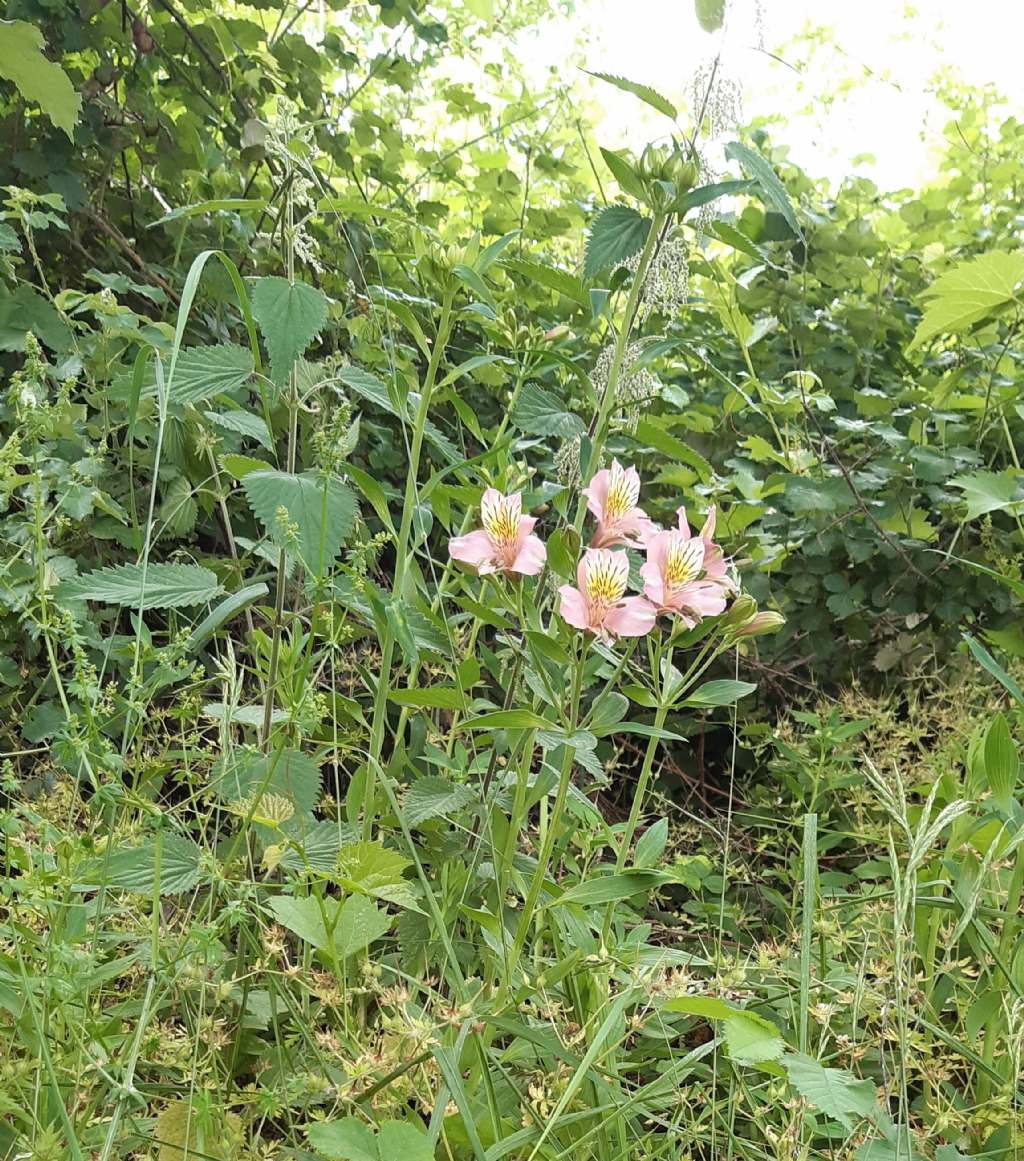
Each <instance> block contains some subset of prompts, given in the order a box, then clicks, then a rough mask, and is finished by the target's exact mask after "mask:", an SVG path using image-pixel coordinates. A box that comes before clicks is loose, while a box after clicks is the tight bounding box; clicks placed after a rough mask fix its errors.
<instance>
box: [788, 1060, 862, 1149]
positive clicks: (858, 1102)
mask: <svg viewBox="0 0 1024 1161" xmlns="http://www.w3.org/2000/svg"><path fill="white" fill-rule="evenodd" d="M783 1065H784V1066H785V1069H786V1075H787V1076H788V1077H789V1083H790V1084H791V1085H792V1086H793V1087H794V1088H795V1089H796V1090H797V1092H798V1093H799V1094H800V1095H801V1096H802V1097H803V1098H804V1100H806V1101H808V1102H809V1103H810V1104H812V1105H813V1106H814V1107H815V1108H816V1109H818V1110H819V1111H820V1112H823V1113H824V1114H825V1116H827V1117H831V1118H832V1120H834V1121H838V1122H839V1124H841V1125H842V1126H843V1128H844V1129H846V1131H847V1132H852V1130H853V1128H854V1125H855V1122H856V1121H859V1120H863V1119H865V1118H866V1117H870V1116H871V1114H872V1113H873V1111H874V1109H875V1086H874V1085H873V1084H872V1083H871V1081H870V1080H858V1079H857V1077H855V1076H854V1075H853V1073H852V1072H847V1071H846V1070H845V1069H842V1068H825V1066H824V1065H822V1064H821V1063H820V1062H819V1061H817V1060H814V1059H812V1058H811V1057H809V1056H803V1055H801V1054H799V1053H796V1052H793V1053H789V1054H787V1056H786V1058H785V1060H784V1061H783Z"/></svg>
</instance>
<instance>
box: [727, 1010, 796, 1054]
mask: <svg viewBox="0 0 1024 1161" xmlns="http://www.w3.org/2000/svg"><path fill="white" fill-rule="evenodd" d="M725 1046H726V1049H727V1050H728V1052H729V1059H730V1060H734V1061H735V1062H736V1063H737V1064H763V1063H764V1062H765V1061H768V1060H778V1059H779V1057H780V1056H781V1055H782V1053H783V1052H784V1051H785V1047H786V1044H785V1041H784V1040H783V1039H782V1035H781V1033H780V1032H779V1030H778V1028H776V1027H775V1025H774V1024H773V1023H772V1022H771V1021H770V1020H766V1019H765V1018H764V1017H763V1016H759V1015H758V1014H757V1013H756V1012H748V1011H742V1012H738V1013H736V1014H735V1015H734V1016H732V1017H730V1019H728V1020H726V1022H725Z"/></svg>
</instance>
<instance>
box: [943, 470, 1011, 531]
mask: <svg viewBox="0 0 1024 1161" xmlns="http://www.w3.org/2000/svg"><path fill="white" fill-rule="evenodd" d="M949 483H950V485H951V486H952V487H954V488H961V489H962V490H963V493H964V501H965V503H966V504H967V517H966V518H967V519H968V520H976V519H977V518H978V517H979V516H984V515H985V513H986V512H1000V511H1002V510H1003V509H1004V508H1011V507H1013V506H1014V505H1016V504H1020V503H1021V502H1022V501H1024V473H1021V472H1017V471H1014V470H1013V469H1011V468H1007V469H1006V470H1005V471H1002V472H971V473H969V474H968V475H964V476H954V477H953V479H951V480H950V481H949Z"/></svg>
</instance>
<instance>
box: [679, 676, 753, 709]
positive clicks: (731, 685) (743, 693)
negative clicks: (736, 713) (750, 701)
mask: <svg viewBox="0 0 1024 1161" xmlns="http://www.w3.org/2000/svg"><path fill="white" fill-rule="evenodd" d="M756 689H757V686H756V685H754V684H753V683H752V682H749V681H733V680H731V679H730V678H720V679H719V680H717V681H706V682H705V683H704V684H703V685H701V686H699V687H698V688H697V689H695V690H694V691H693V693H691V694H690V695H689V696H688V697H687V698H686V702H685V704H686V705H692V706H696V707H698V708H700V709H705V708H711V707H714V706H723V705H732V704H733V703H734V702H737V701H739V700H740V698H741V697H748V696H749V695H750V694H752V693H754V692H755V690H756Z"/></svg>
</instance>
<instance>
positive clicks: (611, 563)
mask: <svg viewBox="0 0 1024 1161" xmlns="http://www.w3.org/2000/svg"><path fill="white" fill-rule="evenodd" d="M628 581H629V557H628V556H627V555H626V554H625V553H624V552H610V551H609V550H608V549H607V548H589V549H587V551H586V552H585V553H584V554H583V558H582V559H581V560H580V563H579V566H578V568H577V569H576V583H577V585H578V586H579V587H578V588H574V587H573V586H572V585H562V587H561V588H560V589H559V590H558V595H559V597H560V598H561V599H560V601H559V604H558V611H559V613H561V615H562V619H563V620H565V621H567V622H568V623H569V624H570V625H572V626H573V627H574V628H576V629H583V630H584V632H587V633H593V634H594V636H596V637H597V638H599V639H600V640H601V641H605V642H610V641H614V640H615V638H616V637H642V636H643V635H644V634H645V633H649V632H650V631H651V630H652V629H653V628H654V620H655V616H656V614H655V609H654V606H653V605H652V604H651V603H650V602H649V601H647V600H645V599H644V598H643V597H627V596H626V595H625V593H626V584H627V582H628Z"/></svg>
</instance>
